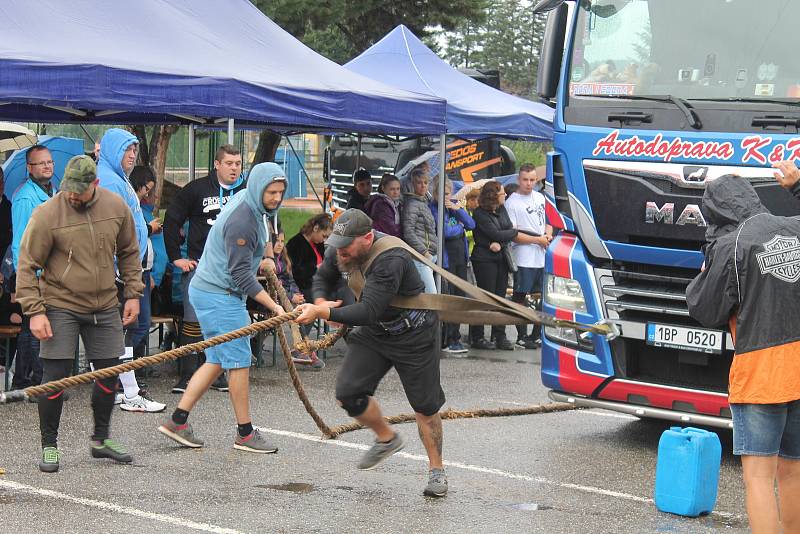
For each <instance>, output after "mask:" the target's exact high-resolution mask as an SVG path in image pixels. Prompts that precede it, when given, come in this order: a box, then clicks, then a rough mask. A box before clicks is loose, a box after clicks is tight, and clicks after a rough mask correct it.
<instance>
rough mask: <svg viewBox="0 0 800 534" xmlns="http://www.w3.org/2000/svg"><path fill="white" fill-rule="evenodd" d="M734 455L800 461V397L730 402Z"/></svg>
mask: <svg viewBox="0 0 800 534" xmlns="http://www.w3.org/2000/svg"><path fill="white" fill-rule="evenodd" d="M731 414H732V415H733V454H736V455H740V456H775V455H778V456H780V457H781V458H788V459H790V460H800V400H796V401H792V402H784V403H781V404H731Z"/></svg>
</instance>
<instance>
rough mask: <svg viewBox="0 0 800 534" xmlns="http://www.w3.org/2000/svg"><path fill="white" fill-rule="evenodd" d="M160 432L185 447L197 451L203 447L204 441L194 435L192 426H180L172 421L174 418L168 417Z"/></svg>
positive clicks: (187, 424) (185, 424)
mask: <svg viewBox="0 0 800 534" xmlns="http://www.w3.org/2000/svg"><path fill="white" fill-rule="evenodd" d="M158 431H159V432H161V433H162V434H164V435H165V436H167V437H168V438H169V439H171V440H173V441H177V442H178V443H180V444H181V445H183V446H184V447H191V448H192V449H197V448H200V447H202V446H203V440H202V439H199V438H198V437H197V436H195V435H194V431H193V430H192V425H190V424H189V423H184V424H182V425H178V424H176V423H175V421H173V420H172V417H167V418H166V420H165V421H164V422H163V423H161V426H159V427H158Z"/></svg>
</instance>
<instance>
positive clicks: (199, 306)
mask: <svg viewBox="0 0 800 534" xmlns="http://www.w3.org/2000/svg"><path fill="white" fill-rule="evenodd" d="M189 300H191V302H192V307H193V308H194V311H195V312H196V313H197V320H198V322H199V323H200V330H201V331H202V332H203V338H205V339H209V338H212V337H214V336H218V335H220V334H227V333H228V332H231V331H232V330H237V329H239V328H242V327H245V326H248V325H249V324H250V323H251V321H250V314H249V313H247V308H246V307H245V302H246V299H245V298H244V297H240V296H237V295H232V294H228V293H211V292H210V291H203V290H202V289H197V288H196V287H194V286H193V285H190V286H189ZM205 353H206V363H215V364H218V365H220V366H221V367H222V368H223V369H241V368H246V367H250V364H251V363H252V354H251V352H250V336H243V337H240V338H237V339H234V340H233V341H228V342H227V343H223V344H221V345H217V346H215V347H210V348H207V349H206V350H205Z"/></svg>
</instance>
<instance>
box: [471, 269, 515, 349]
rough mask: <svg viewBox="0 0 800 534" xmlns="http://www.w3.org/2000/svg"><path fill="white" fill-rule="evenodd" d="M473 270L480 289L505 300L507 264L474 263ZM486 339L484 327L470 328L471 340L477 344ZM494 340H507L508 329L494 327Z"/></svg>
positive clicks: (475, 326) (474, 326)
mask: <svg viewBox="0 0 800 534" xmlns="http://www.w3.org/2000/svg"><path fill="white" fill-rule="evenodd" d="M472 270H473V271H474V272H475V282H476V283H477V284H478V287H479V288H481V289H485V290H486V291H488V292H490V293H494V294H495V295H498V296H500V297H503V298H505V296H506V290H507V289H508V266H507V265H506V262H505V261H503V260H501V261H499V262H492V261H475V260H473V261H472ZM483 337H484V327H483V326H481V325H472V326H470V327H469V339H470V341H471V342H475V341H477V340H479V339H482V338H483ZM492 338H493V339H494V340H495V342H497V341H501V340H503V339H506V327H505V326H503V325H495V326H492Z"/></svg>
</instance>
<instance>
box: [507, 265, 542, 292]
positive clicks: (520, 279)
mask: <svg viewBox="0 0 800 534" xmlns="http://www.w3.org/2000/svg"><path fill="white" fill-rule="evenodd" d="M543 278H544V267H517V272H515V273H514V293H540V292H541V291H542V279H543Z"/></svg>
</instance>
